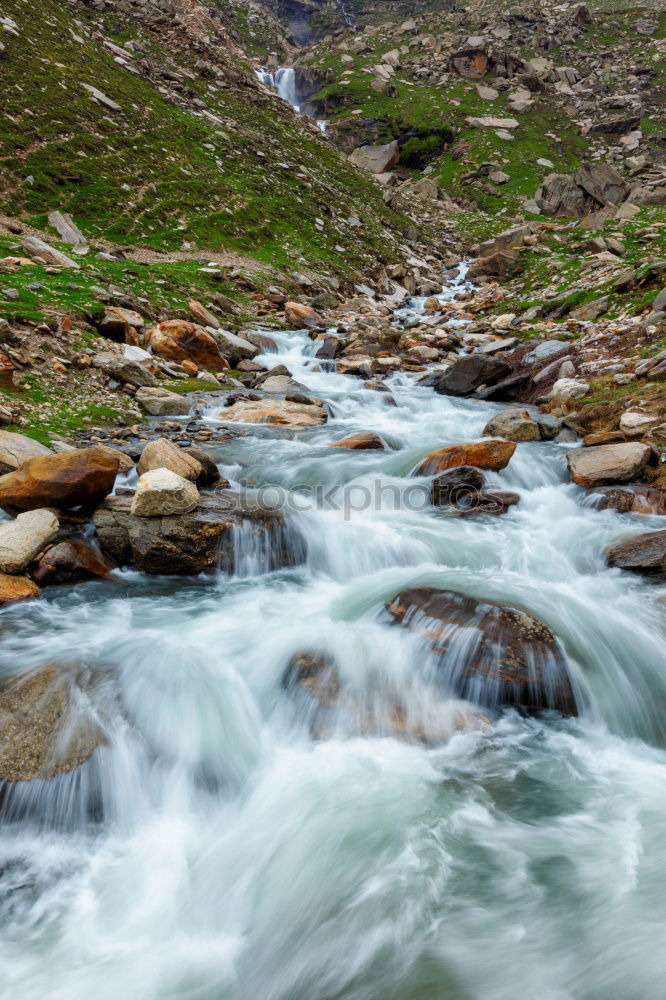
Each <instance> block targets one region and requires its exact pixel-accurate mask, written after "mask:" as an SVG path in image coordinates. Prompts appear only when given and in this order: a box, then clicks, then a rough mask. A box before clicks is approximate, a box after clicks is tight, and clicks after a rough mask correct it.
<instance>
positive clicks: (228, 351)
mask: <svg viewBox="0 0 666 1000" xmlns="http://www.w3.org/2000/svg"><path fill="white" fill-rule="evenodd" d="M214 336H215V340H216V341H217V346H218V347H219V350H220V354H222V356H223V357H225V358H226V359H227V361H228V362H229V364H230V365H231V367H232V368H236V367H237V365H238V364H239V362H241V361H246V360H252V358H254V357H256V356H257V354H259V348H258V347H257V346H256V344H251V343H250V341H249V340H245V338H244V337H239V336H238V335H237V334H235V333H230V332H229V330H219V329H218V330H216V331H215V334H214Z"/></svg>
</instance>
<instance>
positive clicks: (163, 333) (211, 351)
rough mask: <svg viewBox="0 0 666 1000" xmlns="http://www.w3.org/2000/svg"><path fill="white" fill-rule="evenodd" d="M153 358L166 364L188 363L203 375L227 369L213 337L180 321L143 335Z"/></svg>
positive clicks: (161, 325)
mask: <svg viewBox="0 0 666 1000" xmlns="http://www.w3.org/2000/svg"><path fill="white" fill-rule="evenodd" d="M146 340H147V342H148V343H149V344H150V347H151V350H152V352H153V354H156V355H157V356H158V357H160V358H166V359H167V360H169V361H177V362H183V361H191V362H192V363H193V364H195V365H196V366H197V368H202V369H204V370H205V371H211V372H218V371H222V370H224V369H225V368H229V362H228V361H227V360H226V358H224V357H223V356H222V354H221V353H220V349H219V347H218V344H217V341H216V339H215V337H214V336H213V335H212V334H210V333H208V332H207V331H206V330H204V328H203V327H202V326H198V325H197V324H196V323H189V322H187V321H186V320H181V319H169V320H165V322H164V323H158V324H157V325H156V326H153V327H151V328H150V329H149V330H147V331H146Z"/></svg>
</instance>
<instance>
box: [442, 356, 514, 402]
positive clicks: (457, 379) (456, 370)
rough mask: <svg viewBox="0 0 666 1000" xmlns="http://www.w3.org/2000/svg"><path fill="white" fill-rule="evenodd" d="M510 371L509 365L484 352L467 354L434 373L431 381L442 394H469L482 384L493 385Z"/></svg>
mask: <svg viewBox="0 0 666 1000" xmlns="http://www.w3.org/2000/svg"><path fill="white" fill-rule="evenodd" d="M510 372H511V365H509V364H507V362H506V361H501V360H499V359H498V358H492V357H488V356H487V355H485V354H468V355H466V356H465V357H462V358H460V359H459V360H458V361H454V362H453V364H452V365H451V367H450V368H448V369H447V370H446V371H445V372H442V373H441V374H440V373H436V374H435V377H434V378H432V381H429V380H425V381H426V384H429V385H432V386H433V388H434V389H435V392H438V393H439V394H440V395H442V396H471V395H472V393H473V392H475V391H476V390H477V389H478V388H479V387H480V386H482V385H494V384H495V383H496V382H499V381H500V379H502V378H505V377H506V376H507V375H509V374H510Z"/></svg>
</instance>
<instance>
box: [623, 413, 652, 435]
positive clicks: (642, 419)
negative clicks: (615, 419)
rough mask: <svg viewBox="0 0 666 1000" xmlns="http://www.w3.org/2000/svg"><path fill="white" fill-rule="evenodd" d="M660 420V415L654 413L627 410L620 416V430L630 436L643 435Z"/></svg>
mask: <svg viewBox="0 0 666 1000" xmlns="http://www.w3.org/2000/svg"><path fill="white" fill-rule="evenodd" d="M659 422H660V417H658V416H656V415H655V414H654V413H643V412H641V411H640V410H625V412H624V413H623V414H622V416H621V417H620V430H621V431H622V433H623V434H624V435H625V437H628V438H639V437H643V435H644V434H647V433H649V431H651V430H652V428H653V427H656V426H657V424H658V423H659Z"/></svg>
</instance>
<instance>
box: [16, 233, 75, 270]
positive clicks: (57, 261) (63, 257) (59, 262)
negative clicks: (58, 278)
mask: <svg viewBox="0 0 666 1000" xmlns="http://www.w3.org/2000/svg"><path fill="white" fill-rule="evenodd" d="M23 252H24V253H25V254H26V255H27V256H28V257H31V258H32V259H33V260H34V261H37V263H39V264H47V265H49V266H51V267H68V268H69V267H71V268H74V269H75V270H77V271H78V270H79V269H80V267H81V265H80V264H77V262H76V261H75V260H72V258H71V257H68V256H67V254H65V253H61V252H60V250H56V249H55V247H52V246H51V244H50V243H45V242H44V240H40V239H38V238H37V237H36V236H26V237H25V239H24V240H23Z"/></svg>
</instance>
